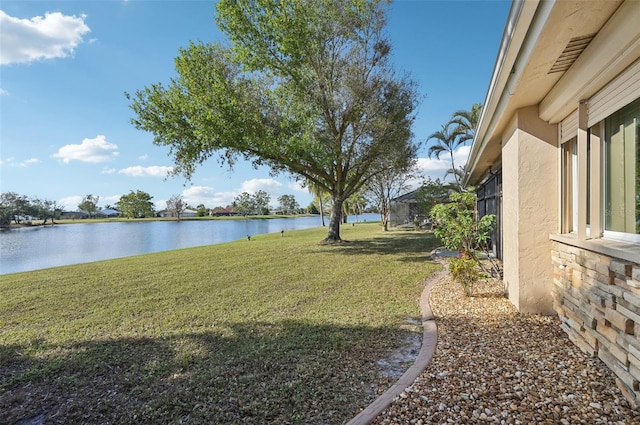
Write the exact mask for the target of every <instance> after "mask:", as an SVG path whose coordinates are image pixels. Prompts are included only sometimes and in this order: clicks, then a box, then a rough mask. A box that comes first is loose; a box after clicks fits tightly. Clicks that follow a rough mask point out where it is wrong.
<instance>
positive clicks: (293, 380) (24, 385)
mask: <svg viewBox="0 0 640 425" xmlns="http://www.w3.org/2000/svg"><path fill="white" fill-rule="evenodd" d="M325 233H326V230H325V229H322V228H319V229H309V230H300V231H295V232H287V233H286V234H285V237H284V238H281V237H280V235H279V234H274V235H263V236H256V237H255V238H252V240H251V241H246V240H242V241H237V242H233V243H228V244H223V245H212V246H207V247H198V248H189V249H182V250H176V251H170V252H164V253H158V254H149V255H142V256H136V257H130V258H124V259H117V260H109V261H101V262H96V263H89V264H82V265H75V266H67V267H58V268H54V269H47V270H40V271H34V272H26V273H16V274H9V275H3V276H0V410H1V411H2V412H3V415H5V417H4V420H6V421H7V423H14V422H16V421H18V420H20V419H24V418H30V417H34V416H37V415H38V414H41V413H46V414H47V415H48V417H49V418H51V419H50V420H51V421H52V423H66V424H76V423H77V424H79V423H118V424H126V423H131V424H134V423H135V424H140V423H153V424H157V423H256V424H257V423H298V424H306V423H343V422H346V421H348V420H349V419H350V418H351V417H353V416H354V415H355V414H356V413H358V412H359V410H361V409H362V408H364V407H365V406H366V405H367V404H368V403H369V402H371V401H372V400H373V399H374V398H375V397H376V395H377V394H379V393H380V392H382V391H384V390H385V389H386V388H387V387H388V386H389V384H390V383H391V382H389V380H388V379H386V378H384V377H383V376H382V375H381V374H380V370H379V368H378V366H377V363H376V362H377V360H379V359H381V358H385V357H386V356H388V355H389V354H390V352H391V351H393V349H394V348H396V347H398V346H400V345H402V343H403V341H404V339H405V338H406V337H407V333H408V332H415V331H417V330H416V329H411V328H409V327H408V326H407V319H408V318H418V317H419V315H420V311H419V306H418V299H419V296H420V293H421V291H422V289H423V284H422V281H423V280H424V279H425V278H426V277H428V276H429V275H431V274H432V273H434V272H435V271H436V270H438V269H439V267H440V266H439V265H438V264H436V263H433V262H432V261H430V260H429V252H430V250H431V249H433V248H434V246H435V244H436V241H435V240H434V239H433V237H432V236H431V235H429V234H426V233H419V232H389V233H387V234H385V233H382V232H381V231H380V228H379V225H377V224H359V225H357V226H355V227H352V226H344V227H343V228H342V231H341V234H342V237H343V239H345V240H347V241H348V242H345V243H341V244H334V245H324V244H320V243H318V242H319V241H320V240H321V239H322V238H323V237H324V236H325ZM0 422H2V419H0Z"/></svg>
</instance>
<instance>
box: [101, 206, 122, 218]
mask: <svg viewBox="0 0 640 425" xmlns="http://www.w3.org/2000/svg"><path fill="white" fill-rule="evenodd" d="M96 215H97V216H98V217H101V218H110V217H118V216H119V215H120V211H118V210H114V209H111V208H105V209H103V210H100V211H98V213H97V214H96Z"/></svg>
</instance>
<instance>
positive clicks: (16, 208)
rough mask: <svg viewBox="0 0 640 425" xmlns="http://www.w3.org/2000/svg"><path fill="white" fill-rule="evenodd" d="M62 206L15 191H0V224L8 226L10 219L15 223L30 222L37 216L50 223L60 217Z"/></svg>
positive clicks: (44, 222)
mask: <svg viewBox="0 0 640 425" xmlns="http://www.w3.org/2000/svg"><path fill="white" fill-rule="evenodd" d="M61 213H62V207H61V206H60V205H59V204H58V203H57V202H56V201H50V200H47V199H40V198H33V197H32V198H30V197H27V196H24V195H19V194H17V193H15V192H3V193H0V226H9V225H10V224H11V222H12V221H14V222H15V223H16V224H22V223H23V222H30V221H31V220H33V219H35V218H37V219H39V220H43V224H46V223H47V221H50V222H51V223H53V222H54V220H55V219H58V218H59V217H60V214H61Z"/></svg>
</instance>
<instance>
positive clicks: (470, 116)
mask: <svg viewBox="0 0 640 425" xmlns="http://www.w3.org/2000/svg"><path fill="white" fill-rule="evenodd" d="M481 113H482V105H481V104H479V103H474V104H473V105H471V110H470V111H466V110H464V109H461V110H459V111H455V112H454V113H453V115H452V116H451V121H450V122H452V123H454V124H457V125H458V126H459V127H460V129H461V130H463V131H464V133H465V135H464V139H465V140H464V141H465V142H466V141H467V140H473V136H475V134H476V128H477V127H478V121H480V114H481Z"/></svg>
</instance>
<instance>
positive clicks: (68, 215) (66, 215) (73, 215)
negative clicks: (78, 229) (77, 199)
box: [60, 211, 89, 220]
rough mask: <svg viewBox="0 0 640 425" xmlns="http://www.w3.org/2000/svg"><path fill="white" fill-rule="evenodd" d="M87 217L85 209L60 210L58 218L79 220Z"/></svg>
mask: <svg viewBox="0 0 640 425" xmlns="http://www.w3.org/2000/svg"><path fill="white" fill-rule="evenodd" d="M85 218H89V213H87V212H85V211H62V212H61V213H60V220H80V219H85Z"/></svg>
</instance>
